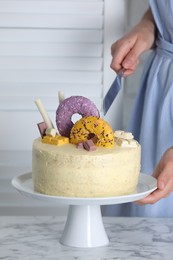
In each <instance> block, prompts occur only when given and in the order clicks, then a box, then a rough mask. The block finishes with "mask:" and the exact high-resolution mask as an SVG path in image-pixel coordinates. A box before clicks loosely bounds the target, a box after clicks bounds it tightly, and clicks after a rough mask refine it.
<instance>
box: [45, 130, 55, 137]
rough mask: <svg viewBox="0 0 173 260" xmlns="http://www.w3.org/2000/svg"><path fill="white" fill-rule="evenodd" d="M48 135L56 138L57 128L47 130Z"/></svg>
mask: <svg viewBox="0 0 173 260" xmlns="http://www.w3.org/2000/svg"><path fill="white" fill-rule="evenodd" d="M46 135H48V136H52V137H55V136H56V130H55V128H47V129H46Z"/></svg>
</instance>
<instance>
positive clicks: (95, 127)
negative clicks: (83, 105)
mask: <svg viewBox="0 0 173 260" xmlns="http://www.w3.org/2000/svg"><path fill="white" fill-rule="evenodd" d="M92 137H94V139H95V145H96V146H100V147H113V146H114V132H113V129H112V127H111V126H110V125H109V124H108V123H107V122H106V121H105V120H104V119H102V118H99V117H96V116H85V117H82V118H81V119H80V120H78V121H77V122H76V123H75V124H74V126H73V128H72V129H71V132H70V143H72V144H78V143H81V142H85V141H86V140H87V139H91V138H92Z"/></svg>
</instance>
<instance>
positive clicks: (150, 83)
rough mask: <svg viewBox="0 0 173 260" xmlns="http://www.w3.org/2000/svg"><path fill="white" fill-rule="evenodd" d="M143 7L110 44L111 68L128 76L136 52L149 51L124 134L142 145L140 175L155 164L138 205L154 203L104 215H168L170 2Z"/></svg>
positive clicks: (172, 61) (172, 210) (171, 177)
mask: <svg viewBox="0 0 173 260" xmlns="http://www.w3.org/2000/svg"><path fill="white" fill-rule="evenodd" d="M149 3H150V8H149V10H148V11H147V12H146V14H145V15H144V17H143V19H142V20H141V21H140V23H139V24H137V25H136V26H135V28H134V29H133V30H132V31H131V32H130V33H128V34H127V35H125V36H124V37H123V38H121V39H120V40H118V41H117V42H115V43H114V44H113V45H112V49H111V50H112V63H111V67H112V69H113V70H115V71H116V72H117V73H118V72H119V71H120V70H121V69H122V68H124V69H125V76H128V75H131V74H132V73H134V71H135V69H136V67H137V65H138V63H139V57H140V55H141V53H143V52H145V51H147V50H149V49H151V48H152V49H153V50H152V53H151V55H150V57H149V59H148V60H147V62H146V66H145V68H144V72H143V76H142V79H141V87H140V90H139V93H138V96H137V98H136V101H135V106H134V110H133V113H132V116H131V120H130V124H129V127H128V128H129V129H128V130H129V131H131V132H132V133H133V135H134V137H135V139H137V140H138V141H139V142H140V144H141V146H142V162H141V163H142V169H141V171H142V172H143V173H146V174H152V173H153V171H154V169H155V167H156V165H157V164H158V166H157V167H156V169H155V171H154V176H155V177H157V178H158V183H157V186H158V189H157V190H156V191H155V192H153V194H151V195H149V196H148V197H147V198H145V199H143V200H141V201H139V202H138V203H139V204H140V205H145V204H153V203H155V202H157V201H158V202H157V203H156V204H154V205H146V206H140V205H136V204H125V205H117V206H110V207H107V208H106V214H108V215H128V216H129V215H130V216H156V217H157V216H158V217H159V216H165V217H170V216H173V206H172V203H173V194H170V192H171V191H173V148H170V149H168V148H169V147H171V146H172V145H173V22H172V21H173V1H172V0H164V1H163V0H150V1H149ZM167 149H168V150H167ZM166 150H167V152H166V153H165V154H164V152H165V151H166ZM163 154H164V155H163ZM162 155H163V157H162ZM161 157H162V159H161V160H160V163H159V159H160V158H161ZM168 194H170V195H169V196H168V197H167V198H166V199H162V198H165V197H166V196H167V195H168ZM161 199H162V200H161Z"/></svg>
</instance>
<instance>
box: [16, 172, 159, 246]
mask: <svg viewBox="0 0 173 260" xmlns="http://www.w3.org/2000/svg"><path fill="white" fill-rule="evenodd" d="M12 185H13V186H14V187H15V188H16V189H17V190H18V191H19V192H20V193H21V194H23V195H25V196H27V197H30V198H33V199H38V200H45V201H49V202H54V203H58V204H60V203H63V204H67V205H69V210H68V216H67V221H66V224H65V228H64V231H63V235H62V237H61V240H60V242H61V243H62V244H63V245H66V246H71V247H83V248H89V247H99V246H104V245H107V244H108V243H109V240H108V237H107V234H106V232H105V228H104V225H103V221H102V215H101V210H100V205H110V204H120V203H126V202H131V201H135V200H139V199H141V198H144V197H145V196H147V195H148V194H150V193H151V192H152V191H154V190H155V189H156V179H154V178H153V177H151V176H148V175H145V174H142V173H141V174H140V178H139V184H138V187H137V192H136V193H134V194H130V195H126V196H119V197H104V198H74V197H73V198H72V197H58V196H48V195H44V194H40V193H38V192H36V191H34V189H33V183H32V174H31V173H25V174H23V175H20V176H18V177H15V178H14V179H13V180H12Z"/></svg>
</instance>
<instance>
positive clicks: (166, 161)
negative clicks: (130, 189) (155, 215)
mask: <svg viewBox="0 0 173 260" xmlns="http://www.w3.org/2000/svg"><path fill="white" fill-rule="evenodd" d="M153 176H154V177H155V178H156V179H157V190H155V191H154V192H153V193H151V194H150V195H149V196H147V197H146V198H144V199H141V200H139V201H136V202H135V203H137V204H140V205H145V204H154V203H156V202H157V201H159V200H160V199H162V198H165V197H167V196H168V195H169V194H170V193H171V192H172V191H173V147H171V148H169V149H168V150H167V151H166V152H165V153H164V155H163V156H162V158H161V159H160V161H159V163H158V165H157V166H156V169H155V171H154V173H153Z"/></svg>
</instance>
